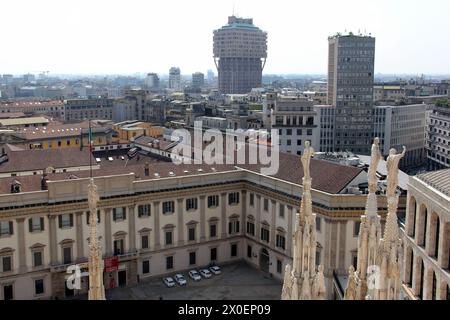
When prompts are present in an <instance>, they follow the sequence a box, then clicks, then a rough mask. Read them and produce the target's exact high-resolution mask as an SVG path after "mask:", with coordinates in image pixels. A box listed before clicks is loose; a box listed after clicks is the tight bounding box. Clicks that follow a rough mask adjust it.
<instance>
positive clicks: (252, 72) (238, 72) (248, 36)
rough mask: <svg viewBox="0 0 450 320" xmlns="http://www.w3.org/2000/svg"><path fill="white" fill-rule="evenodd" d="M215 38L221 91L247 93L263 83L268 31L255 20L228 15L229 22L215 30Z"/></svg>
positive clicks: (216, 61) (215, 56)
mask: <svg viewBox="0 0 450 320" xmlns="http://www.w3.org/2000/svg"><path fill="white" fill-rule="evenodd" d="M213 41H214V47H213V52H214V61H215V63H216V67H217V70H218V73H219V75H218V76H219V91H220V92H221V93H248V92H250V91H251V89H252V88H256V87H259V86H261V80H262V70H263V68H264V64H265V61H266V58H267V33H266V32H264V31H262V30H260V29H259V28H258V27H256V26H254V25H253V19H243V18H238V17H235V16H231V17H228V24H227V25H225V26H223V27H222V28H220V29H218V30H215V31H214V35H213Z"/></svg>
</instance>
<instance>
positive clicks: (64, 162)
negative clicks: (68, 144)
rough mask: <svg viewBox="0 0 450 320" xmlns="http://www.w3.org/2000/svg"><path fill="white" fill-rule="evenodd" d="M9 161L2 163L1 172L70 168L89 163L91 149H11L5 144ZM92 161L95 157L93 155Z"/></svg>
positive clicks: (0, 165)
mask: <svg viewBox="0 0 450 320" xmlns="http://www.w3.org/2000/svg"><path fill="white" fill-rule="evenodd" d="M5 151H6V154H7V155H8V161H7V162H3V163H1V164H0V173H7V172H11V173H13V172H20V171H33V170H43V169H45V168H47V167H53V168H68V167H80V166H88V165H89V157H90V156H91V157H92V155H90V153H89V149H88V148H84V149H83V150H80V149H79V148H64V149H48V150H38V149H32V150H11V149H10V148H8V146H7V145H6V146H5ZM92 163H93V164H95V159H94V158H93V157H92Z"/></svg>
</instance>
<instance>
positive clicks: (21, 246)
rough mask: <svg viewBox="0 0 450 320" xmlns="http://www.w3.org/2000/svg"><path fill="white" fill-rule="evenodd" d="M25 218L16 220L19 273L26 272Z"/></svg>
mask: <svg viewBox="0 0 450 320" xmlns="http://www.w3.org/2000/svg"><path fill="white" fill-rule="evenodd" d="M24 221H25V218H17V219H16V222H17V246H18V252H19V272H26V270H27V259H26V252H25V226H24Z"/></svg>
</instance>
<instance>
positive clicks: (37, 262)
mask: <svg viewBox="0 0 450 320" xmlns="http://www.w3.org/2000/svg"><path fill="white" fill-rule="evenodd" d="M33 266H34V267H40V266H42V251H34V252H33Z"/></svg>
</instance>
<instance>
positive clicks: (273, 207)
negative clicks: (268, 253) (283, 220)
mask: <svg viewBox="0 0 450 320" xmlns="http://www.w3.org/2000/svg"><path fill="white" fill-rule="evenodd" d="M270 203H271V208H270V209H271V217H272V218H271V220H272V221H271V222H270V241H269V245H270V247H271V248H275V234H276V221H277V202H276V201H275V200H271V201H270Z"/></svg>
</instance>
